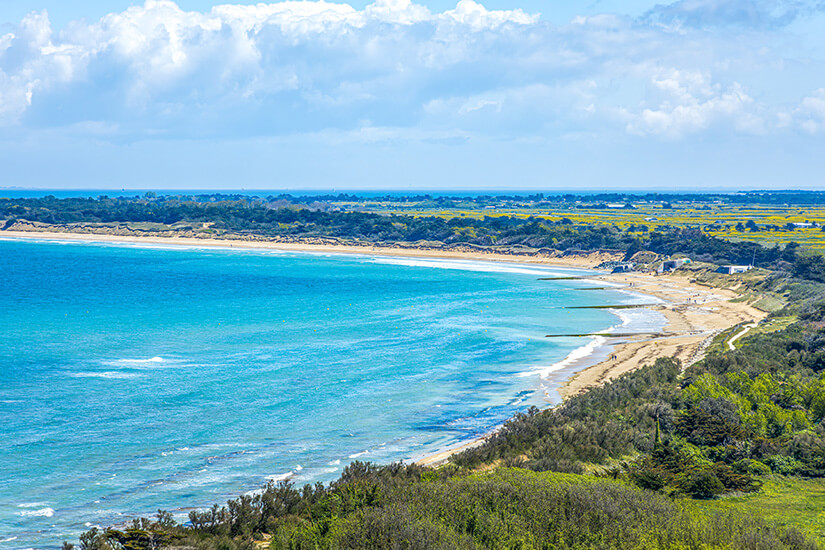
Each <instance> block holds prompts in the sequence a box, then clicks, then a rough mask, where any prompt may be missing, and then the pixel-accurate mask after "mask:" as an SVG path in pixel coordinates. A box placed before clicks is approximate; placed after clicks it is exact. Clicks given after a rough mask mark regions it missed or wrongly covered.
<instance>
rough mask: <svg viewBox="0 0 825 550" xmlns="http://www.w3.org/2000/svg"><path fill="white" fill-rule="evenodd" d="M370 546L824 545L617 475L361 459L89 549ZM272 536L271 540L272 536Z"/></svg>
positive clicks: (91, 538) (99, 534)
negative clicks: (323, 475)
mask: <svg viewBox="0 0 825 550" xmlns="http://www.w3.org/2000/svg"><path fill="white" fill-rule="evenodd" d="M255 540H258V541H262V544H264V545H268V546H269V548H272V549H273V550H279V549H290V550H319V549H352V550H356V549H365V550H367V549H370V550H384V549H387V550H390V549H393V550H395V549H407V550H419V549H420V550H432V549H444V550H452V549H467V550H470V549H474V550H475V549H484V548H489V549H525V550H526V549H557V550H564V549H577V550H586V549H594V550H595V549H599V550H608V549H615V550H620V549H622V550H624V549H630V548H645V549H651V550H652V549H688V548H705V549H714V548H718V549H723V548H736V549H737V550H747V549H753V550H773V549H798V550H803V549H812V550H813V549H815V548H818V546H817V545H816V543H814V542H812V541H810V540H808V539H806V538H805V537H804V536H803V535H802V534H801V533H799V532H798V531H796V530H794V529H784V528H776V527H772V526H770V525H767V524H764V523H763V522H761V521H759V520H758V519H754V518H750V517H745V516H741V515H736V514H727V515H722V516H707V515H705V514H703V513H702V512H699V511H698V510H697V509H696V508H694V507H693V506H691V505H690V504H689V503H686V502H684V501H682V502H680V501H675V500H672V499H669V498H667V497H665V496H663V495H661V494H658V493H654V492H652V491H644V490H641V489H637V488H633V487H631V486H628V485H626V484H623V483H620V482H616V481H613V480H606V479H597V478H588V477H584V476H574V475H569V474H558V473H532V472H528V471H525V470H518V469H499V470H497V471H495V472H491V473H487V474H473V475H444V474H441V475H439V474H438V473H436V472H433V471H425V470H422V469H421V468H418V467H415V466H402V465H397V464H396V465H391V466H385V467H375V466H372V465H369V464H362V463H357V462H356V463H353V464H352V465H350V466H349V467H348V468H347V469H346V470H345V471H344V474H343V475H342V476H341V478H340V479H339V480H338V481H337V482H335V483H333V484H332V485H330V486H329V487H322V486H315V487H313V486H309V485H307V486H305V487H304V488H303V489H298V488H295V487H293V486H292V485H290V484H288V483H286V484H285V483H281V484H277V485H275V484H272V485H269V486H268V487H267V488H266V489H265V490H263V491H262V492H261V493H260V494H257V495H254V496H244V497H241V498H239V499H236V500H233V501H230V502H229V503H227V505H226V506H224V507H215V508H213V509H212V510H209V511H206V512H191V513H190V522H189V525H187V526H183V525H176V524H175V523H174V522H172V521H171V520H170V519H169V516H168V514H165V513H163V512H161V513H160V514H159V515H158V520H157V521H148V520H141V521H135V522H134V523H133V524H132V525H131V526H130V527H128V528H125V529H109V530H106V531H100V530H97V529H93V530H92V531H89V532H87V533H85V534H84V535H83V537H82V538H81V549H82V550H110V549H114V548H124V549H129V550H138V549H148V548H160V547H178V548H183V547H185V548H199V549H200V548H202V549H227V550H229V549H245V550H247V549H248V550H253V549H254V548H256V546H255V543H254V541H255ZM265 541H268V542H265Z"/></svg>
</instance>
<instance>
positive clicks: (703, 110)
mask: <svg viewBox="0 0 825 550" xmlns="http://www.w3.org/2000/svg"><path fill="white" fill-rule="evenodd" d="M651 88H652V91H653V94H652V95H653V96H654V97H658V98H659V100H658V103H657V105H656V106H654V107H652V108H650V107H643V108H642V109H641V110H640V111H638V112H636V113H632V114H631V113H629V114H628V116H629V118H630V121H629V122H628V123H627V130H628V131H629V132H631V133H635V134H657V135H661V136H665V137H668V138H679V137H682V136H683V135H685V134H690V133H694V132H699V131H701V130H705V129H707V128H709V127H710V126H711V125H713V124H714V123H719V122H724V121H728V122H732V123H733V126H734V127H735V128H736V129H737V130H739V131H744V132H756V133H759V132H760V131H761V129H762V122H761V120H760V118H759V117H758V116H757V115H756V113H754V112H753V111H752V108H753V106H754V100H753V98H751V97H750V96H749V95H748V94H747V93H745V91H744V89H743V87H742V86H741V85H740V84H739V83H737V82H733V83H732V84H730V85H729V86H727V87H725V88H722V86H720V85H719V84H715V83H713V82H712V81H711V78H710V76H709V75H708V74H705V73H701V72H691V71H679V70H677V69H670V70H667V71H663V72H662V74H661V75H659V76H658V77H654V78H653V79H651Z"/></svg>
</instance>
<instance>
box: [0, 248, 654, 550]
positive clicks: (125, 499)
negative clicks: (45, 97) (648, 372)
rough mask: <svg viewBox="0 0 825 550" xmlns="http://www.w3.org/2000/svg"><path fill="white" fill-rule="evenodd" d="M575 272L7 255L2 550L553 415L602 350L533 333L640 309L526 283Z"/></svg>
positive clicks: (144, 255) (234, 254)
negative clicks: (585, 364)
mask: <svg viewBox="0 0 825 550" xmlns="http://www.w3.org/2000/svg"><path fill="white" fill-rule="evenodd" d="M572 273H574V274H575V272H572ZM567 274H571V271H570V270H559V269H551V268H548V267H525V266H523V265H515V264H502V263H485V262H471V261H452V260H422V259H401V258H387V257H370V256H353V255H324V254H310V253H292V252H279V251H260V250H238V249H208V248H183V247H171V246H170V247H163V246H154V247H150V246H143V245H141V246H138V245H130V244H103V243H76V242H58V241H28V240H27V241H23V240H0V277H2V279H0V280H1V281H2V283H1V284H0V436H2V444H0V549H2V550H5V549H12V548H14V549H17V548H51V547H57V546H59V545H60V543H61V542H62V541H63V540H75V539H76V538H77V535H78V533H79V532H81V531H83V530H85V529H87V528H88V527H89V526H92V525H100V526H107V525H112V524H116V523H119V522H123V521H125V520H126V519H128V518H131V517H134V516H136V515H147V514H153V513H154V512H156V511H157V509H158V508H162V509H168V510H170V511H173V512H174V513H175V514H176V515H177V516H178V517H180V518H185V516H186V514H187V510H186V508H187V507H204V506H209V505H211V504H213V503H215V502H224V501H225V500H226V499H228V498H230V497H235V496H238V495H239V494H242V493H244V492H246V491H251V490H255V489H256V488H259V487H260V486H262V485H263V484H264V483H265V482H266V481H267V480H268V479H283V478H286V477H287V476H289V477H290V478H291V479H293V480H295V481H296V482H297V483H304V482H314V481H319V480H320V481H329V480H331V479H334V478H335V477H337V475H338V474H339V473H340V471H341V469H342V468H343V467H344V466H345V465H346V464H348V463H349V462H351V461H352V460H355V459H358V460H368V461H376V462H382V463H386V462H389V461H395V460H402V459H406V460H409V459H411V458H415V457H419V456H421V455H424V454H426V453H428V452H433V451H436V450H438V449H441V448H444V447H447V446H449V445H451V444H455V443H456V442H459V441H461V440H463V439H467V438H470V437H473V436H476V435H478V434H481V433H483V432H485V431H488V430H490V429H491V428H493V427H494V426H496V425H498V424H500V423H501V422H503V421H504V420H506V419H507V418H508V417H509V416H511V415H512V414H513V413H514V412H516V411H520V410H524V409H526V408H527V407H529V406H531V405H538V406H547V405H548V404H549V403H550V402H551V401H553V399H554V395H555V394H554V393H553V391H552V390H553V388H555V387H557V385H558V383H559V380H558V378H555V379H554V378H553V372H552V371H554V370H556V369H557V368H561V366H563V365H564V364H566V363H563V361H564V360H565V358H568V357H569V356H571V353H572V354H573V355H572V357H576V356H577V354H578V355H583V351H587V350H590V349H592V348H593V345H592V341H593V339H592V338H563V339H559V338H552V339H551V338H545V337H544V336H545V335H546V334H549V333H581V332H588V331H594V330H604V329H607V328H609V327H612V326H616V325H618V324H620V323H621V322H622V321H621V320H620V319H619V318H618V317H617V316H616V314H614V313H611V312H610V311H608V310H600V309H566V306H572V305H612V304H620V303H631V302H639V301H640V300H641V298H640V297H639V296H633V295H631V294H629V293H627V292H624V291H622V290H618V289H617V290H599V291H592V290H591V291H581V290H575V289H576V288H582V287H593V286H594V284H593V281H587V280H562V281H541V280H538V279H539V278H540V277H552V276H554V275H567ZM580 274H583V272H580ZM624 311H625V312H630V311H636V310H624ZM631 317H632V316H631ZM636 317H637V318H636V319H635V321H634V320H632V319H631V321H632V322H631V324H633V323H636V324H637V325H638V324H640V323H641V325H644V324H645V323H648V324H650V323H653V324H656V323H659V322H660V319H657V318H655V317H651V316H644V315H639V314H638V312H637V313H636ZM627 321H628V318H627V317H626V318H625V322H627ZM641 328H642V329H644V328H645V327H641ZM624 330H627V327H624ZM583 346H589V347H583ZM576 350H578V351H576ZM560 362H562V364H561V365H560ZM568 363H569V361H568ZM553 365H558V366H557V367H552V366H553ZM540 372H543V373H544V375H546V376H547V378H542V377H541V376H539V374H538V373H540Z"/></svg>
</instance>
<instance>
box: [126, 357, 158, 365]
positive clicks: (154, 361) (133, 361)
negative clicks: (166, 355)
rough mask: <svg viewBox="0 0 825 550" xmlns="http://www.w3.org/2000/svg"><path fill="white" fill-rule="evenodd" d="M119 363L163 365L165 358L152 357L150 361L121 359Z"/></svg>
mask: <svg viewBox="0 0 825 550" xmlns="http://www.w3.org/2000/svg"><path fill="white" fill-rule="evenodd" d="M118 363H137V364H141V363H163V357H150V358H149V359H119V360H118Z"/></svg>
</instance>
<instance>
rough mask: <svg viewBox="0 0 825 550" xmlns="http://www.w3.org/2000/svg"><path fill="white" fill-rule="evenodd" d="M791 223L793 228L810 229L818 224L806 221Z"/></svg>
mask: <svg viewBox="0 0 825 550" xmlns="http://www.w3.org/2000/svg"><path fill="white" fill-rule="evenodd" d="M791 225H793V226H794V228H795V229H810V228H812V227H817V226H818V225H819V224H816V223H808V222H794V223H792V224H791Z"/></svg>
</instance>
